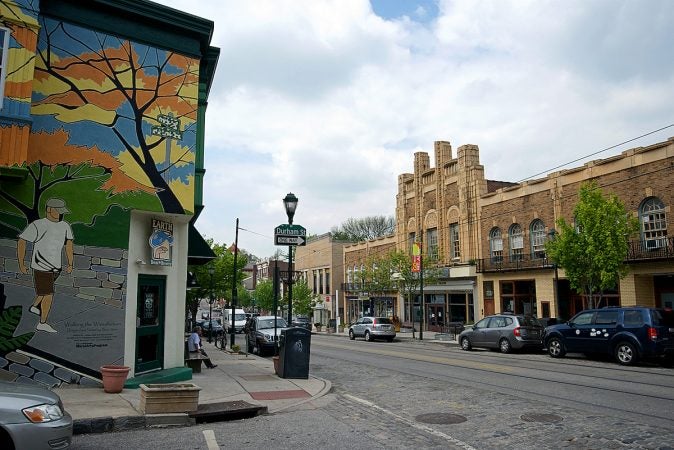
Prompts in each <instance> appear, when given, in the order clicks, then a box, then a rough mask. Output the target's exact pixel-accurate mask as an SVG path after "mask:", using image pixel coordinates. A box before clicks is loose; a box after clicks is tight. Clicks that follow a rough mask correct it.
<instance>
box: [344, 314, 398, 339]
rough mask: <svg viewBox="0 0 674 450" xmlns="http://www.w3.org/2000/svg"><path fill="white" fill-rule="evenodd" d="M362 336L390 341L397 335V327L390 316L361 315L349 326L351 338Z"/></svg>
mask: <svg viewBox="0 0 674 450" xmlns="http://www.w3.org/2000/svg"><path fill="white" fill-rule="evenodd" d="M357 336H362V337H364V338H365V340H366V341H373V340H375V339H386V340H387V341H389V342H392V341H393V338H395V337H396V329H395V327H394V326H393V322H392V321H391V319H389V318H388V317H361V318H360V319H358V321H356V323H354V324H353V325H351V326H350V327H349V339H351V340H354V339H356V337H357Z"/></svg>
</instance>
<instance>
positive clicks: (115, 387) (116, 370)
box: [101, 365, 129, 394]
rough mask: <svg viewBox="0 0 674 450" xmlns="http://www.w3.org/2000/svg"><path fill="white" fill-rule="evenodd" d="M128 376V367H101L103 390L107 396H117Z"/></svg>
mask: <svg viewBox="0 0 674 450" xmlns="http://www.w3.org/2000/svg"><path fill="white" fill-rule="evenodd" d="M128 375H129V367H128V366H113V365H110V366H101V376H102V378H103V390H104V391H105V392H107V393H108V394H117V393H119V392H122V390H123V389H124V383H126V377H127V376H128Z"/></svg>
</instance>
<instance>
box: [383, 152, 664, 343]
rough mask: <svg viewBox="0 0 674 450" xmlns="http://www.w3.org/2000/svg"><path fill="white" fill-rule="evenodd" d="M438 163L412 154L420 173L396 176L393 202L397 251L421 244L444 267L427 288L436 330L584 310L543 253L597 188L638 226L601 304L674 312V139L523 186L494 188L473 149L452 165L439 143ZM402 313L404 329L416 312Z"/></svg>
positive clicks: (428, 306) (498, 183)
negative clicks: (499, 317)
mask: <svg viewBox="0 0 674 450" xmlns="http://www.w3.org/2000/svg"><path fill="white" fill-rule="evenodd" d="M434 159H435V165H434V166H431V164H430V158H429V156H428V154H427V153H425V152H418V153H416V154H415V155H414V173H410V174H402V175H400V176H399V178H398V195H397V200H396V220H397V230H396V237H395V239H396V245H397V248H398V249H400V250H405V251H409V248H410V245H411V242H413V241H414V240H417V241H421V242H422V248H423V253H424V254H426V255H427V256H428V257H430V258H431V259H434V260H435V261H437V264H438V265H439V266H440V267H441V268H442V271H441V273H442V276H441V277H440V280H439V281H438V282H437V283H436V284H434V285H433V286H427V287H425V289H424V294H425V295H424V304H425V308H424V309H425V321H426V323H427V324H428V327H427V328H428V329H429V330H431V331H432V330H441V329H442V327H443V326H444V325H445V324H446V323H448V322H450V321H458V320H460V321H464V322H473V321H474V320H475V319H477V318H479V317H483V316H484V315H488V314H491V313H494V312H500V311H506V310H510V311H513V312H517V313H532V314H536V315H537V316H538V317H561V318H567V317H570V316H571V315H573V314H574V313H575V312H577V311H579V310H581V309H583V307H584V305H585V304H586V303H585V299H584V298H583V296H581V295H579V294H577V293H576V292H575V291H573V290H572V289H571V288H570V286H569V282H568V280H566V279H565V275H564V272H563V270H561V269H559V270H558V269H557V268H556V267H555V266H554V265H553V264H552V263H551V262H550V261H549V260H548V259H547V258H546V255H545V248H544V245H545V242H546V240H548V239H550V238H551V237H552V236H554V232H555V231H554V227H555V223H556V221H557V220H558V219H559V218H561V217H563V218H564V219H565V220H567V222H570V221H572V214H573V209H574V207H575V205H576V202H577V199H578V190H579V188H580V186H581V185H582V184H583V183H584V182H587V181H590V180H592V181H595V182H596V183H597V185H598V186H599V187H600V188H601V189H602V191H603V192H604V193H606V194H609V193H611V194H615V195H616V196H617V197H618V198H619V199H620V200H621V201H622V202H623V203H624V204H625V206H626V208H627V210H628V211H630V212H631V214H633V215H634V216H635V217H636V218H638V219H639V224H640V232H639V235H638V236H635V237H633V240H632V241H630V251H629V254H628V255H627V258H626V260H627V262H628V263H629V268H630V271H629V274H628V275H627V276H626V277H625V278H624V279H623V280H621V281H620V285H619V286H618V287H617V288H616V289H615V291H612V292H608V293H606V295H605V297H604V304H605V305H606V304H614V305H618V304H622V305H633V304H645V305H654V306H662V307H672V306H673V304H674V278H673V277H672V275H674V251H673V250H674V249H673V241H672V238H671V237H669V236H668V231H667V230H668V229H669V228H671V225H670V222H671V220H672V219H671V205H672V202H673V201H674V198H673V194H672V192H673V188H674V140H673V139H669V140H668V141H665V142H661V143H657V144H654V145H651V146H648V147H644V148H635V149H630V150H626V151H624V152H622V153H621V154H620V155H617V156H614V157H610V158H606V159H601V160H596V161H591V162H588V163H586V164H584V165H583V166H581V167H576V168H572V169H567V170H562V171H557V172H553V173H550V174H548V175H547V176H545V177H543V178H540V179H535V180H529V181H525V182H522V183H510V182H503V181H492V180H487V179H486V178H485V176H484V167H483V166H482V165H481V164H480V160H479V149H478V147H477V146H474V145H464V146H461V147H459V149H458V152H457V155H456V158H454V157H453V155H452V147H451V145H450V144H449V143H448V142H436V143H435V152H434ZM556 299H558V301H557V300H556ZM417 303H419V302H418V300H417ZM398 308H399V309H398V311H399V314H400V315H401V317H403V319H404V320H405V319H406V318H407V315H406V313H407V311H409V310H410V309H409V308H407V307H406V306H405V305H398Z"/></svg>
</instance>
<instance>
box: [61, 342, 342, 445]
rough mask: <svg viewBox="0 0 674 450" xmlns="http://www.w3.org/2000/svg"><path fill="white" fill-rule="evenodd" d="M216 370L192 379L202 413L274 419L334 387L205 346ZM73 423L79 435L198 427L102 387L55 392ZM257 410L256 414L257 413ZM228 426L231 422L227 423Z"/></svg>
mask: <svg viewBox="0 0 674 450" xmlns="http://www.w3.org/2000/svg"><path fill="white" fill-rule="evenodd" d="M204 349H205V350H206V352H207V353H208V355H209V356H210V358H211V361H213V363H214V364H216V365H217V367H216V368H215V369H207V368H205V367H203V368H202V370H201V373H194V374H192V380H191V381H186V382H183V383H193V384H195V385H196V386H198V387H200V388H201V391H200V392H199V410H200V411H201V410H202V409H203V408H205V409H206V410H208V409H209V407H211V409H216V410H219V411H223V410H228V411H227V412H228V414H229V416H231V417H236V414H237V413H240V414H248V416H249V417H250V416H252V415H256V414H258V413H265V412H268V413H274V412H278V411H281V410H283V409H286V408H290V407H293V406H297V405H299V404H302V403H305V402H307V401H311V400H312V399H316V398H318V397H321V396H323V395H325V394H326V393H328V392H329V391H330V389H331V387H332V385H331V383H330V382H329V381H327V380H323V379H321V378H317V377H313V376H311V374H309V378H308V379H306V380H304V379H286V378H280V377H278V376H277V375H276V374H275V372H274V365H273V361H272V360H271V359H266V358H261V357H258V356H255V355H242V354H234V353H229V352H227V351H222V350H220V349H218V348H216V347H215V346H213V345H212V344H208V343H204ZM54 392H56V393H57V394H58V395H59V396H60V397H61V399H62V401H63V405H64V407H65V409H66V411H68V413H70V415H71V416H72V417H73V419H74V422H75V427H74V432H75V434H82V433H100V432H109V431H121V430H128V429H138V428H146V427H153V426H171V425H173V426H185V425H192V424H194V423H196V419H195V418H194V417H191V416H190V415H189V414H182V413H169V414H148V415H145V414H143V413H142V412H141V410H140V396H141V390H140V389H124V390H123V391H122V392H121V393H119V394H107V393H105V392H104V391H103V389H102V388H99V387H81V386H70V385H68V386H64V387H60V388H56V389H54ZM251 406H254V407H255V412H253V413H251V412H250V411H251ZM221 420H225V419H221Z"/></svg>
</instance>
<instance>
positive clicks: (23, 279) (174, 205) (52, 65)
mask: <svg viewBox="0 0 674 450" xmlns="http://www.w3.org/2000/svg"><path fill="white" fill-rule="evenodd" d="M39 26H40V28H39V37H38V41H37V52H36V53H34V54H33V53H31V52H28V51H27V50H26V48H23V49H22V48H21V46H22V43H21V42H19V41H16V40H14V41H13V43H14V44H16V45H15V49H14V50H15V51H18V52H27V54H30V57H29V58H28V59H31V62H32V63H34V65H35V69H34V71H33V78H32V79H31V80H29V83H28V84H27V85H28V86H30V85H31V84H32V103H31V109H30V118H31V119H32V124H31V132H30V137H29V139H28V143H27V144H25V143H21V142H18V140H17V142H16V143H15V144H14V145H17V146H18V145H27V157H26V158H25V161H18V162H16V163H15V164H14V166H15V167H20V168H23V169H26V178H25V179H24V180H23V181H10V182H3V183H2V184H1V185H0V212H1V213H2V214H0V260H1V262H2V265H1V266H0V379H11V380H14V381H21V380H25V379H31V380H33V381H39V382H41V383H44V384H48V385H58V384H60V383H61V382H75V383H83V382H86V379H84V378H81V377H80V376H79V373H84V374H88V375H92V376H96V375H97V371H98V368H99V367H100V366H101V365H103V364H116V363H117V364H119V363H122V362H123V353H124V307H125V302H126V297H127V292H126V276H127V265H128V252H127V250H126V249H127V247H128V240H129V220H130V211H131V209H140V210H145V211H157V212H166V213H178V214H185V213H186V214H189V213H191V212H192V211H193V209H194V204H193V201H194V161H195V148H196V119H197V96H198V67H199V62H198V60H195V59H192V58H188V57H185V56H182V55H178V54H175V53H172V52H170V51H166V50H161V49H157V48H152V47H149V46H146V45H142V44H138V43H135V42H130V41H128V40H124V39H120V38H117V37H114V36H110V35H106V34H103V33H99V32H94V31H91V30H87V29H85V28H82V27H78V26H74V25H70V24H67V23H64V22H60V21H56V20H52V19H47V18H40V20H39ZM24 31H25V29H24ZM13 36H14V33H13ZM17 61H18V59H17ZM9 69H10V72H11V71H12V70H13V69H15V70H18V69H19V68H16V67H15V68H12V67H10V68H9ZM23 82H25V80H24V81H23ZM10 90H11V89H10ZM3 111H5V108H4V107H3ZM20 115H21V114H14V116H15V117H18V116H20ZM25 126H26V124H25V123H18V122H16V121H15V123H11V122H10V121H5V122H3V123H0V127H4V128H5V130H4V131H6V130H7V129H10V128H17V127H25ZM4 131H3V136H9V135H10V134H9V133H4ZM131 298H132V299H134V300H135V294H131Z"/></svg>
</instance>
